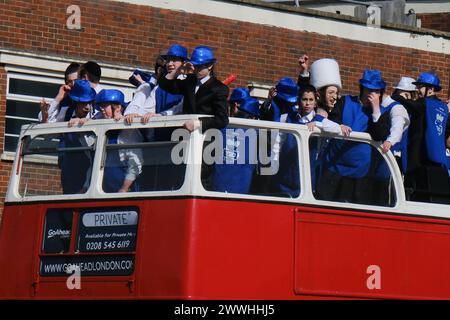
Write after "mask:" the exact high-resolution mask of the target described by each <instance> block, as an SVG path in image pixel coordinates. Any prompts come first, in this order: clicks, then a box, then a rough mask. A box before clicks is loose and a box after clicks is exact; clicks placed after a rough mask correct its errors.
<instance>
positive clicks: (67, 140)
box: [58, 133, 93, 194]
mask: <svg viewBox="0 0 450 320" xmlns="http://www.w3.org/2000/svg"><path fill="white" fill-rule="evenodd" d="M82 135H83V134H82V133H64V134H62V139H61V142H60V147H65V148H76V147H83V145H82V144H81V142H80V138H83V136H82ZM87 152H88V151H76V152H62V153H61V154H60V155H59V158H58V162H59V165H60V168H61V185H62V189H63V193H64V194H74V193H78V192H80V190H81V189H82V188H83V186H84V184H85V182H86V178H87V176H86V175H87V173H88V171H89V168H90V166H91V157H90V156H93V153H91V152H89V153H87ZM89 155H90V156H89ZM89 178H90V177H89Z"/></svg>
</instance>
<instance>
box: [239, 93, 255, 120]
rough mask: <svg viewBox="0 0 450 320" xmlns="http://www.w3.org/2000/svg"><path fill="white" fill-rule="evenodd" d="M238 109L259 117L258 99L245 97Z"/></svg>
mask: <svg viewBox="0 0 450 320" xmlns="http://www.w3.org/2000/svg"><path fill="white" fill-rule="evenodd" d="M238 109H239V110H241V111H244V112H247V113H249V114H251V115H252V116H256V117H258V118H259V101H258V100H257V99H255V98H253V97H247V98H245V99H244V100H243V101H242V102H241V104H240V106H239V107H238Z"/></svg>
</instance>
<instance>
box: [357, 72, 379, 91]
mask: <svg viewBox="0 0 450 320" xmlns="http://www.w3.org/2000/svg"><path fill="white" fill-rule="evenodd" d="M359 83H360V84H361V85H362V86H363V87H364V88H367V89H373V90H383V89H384V88H386V82H384V80H383V79H382V78H381V72H380V70H369V69H366V70H364V74H363V77H362V79H360V80H359Z"/></svg>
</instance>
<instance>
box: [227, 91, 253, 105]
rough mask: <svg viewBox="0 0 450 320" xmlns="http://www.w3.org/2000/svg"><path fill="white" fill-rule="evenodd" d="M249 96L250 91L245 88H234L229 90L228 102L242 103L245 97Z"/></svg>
mask: <svg viewBox="0 0 450 320" xmlns="http://www.w3.org/2000/svg"><path fill="white" fill-rule="evenodd" d="M248 97H250V92H249V91H248V89H247V88H236V89H234V90H233V92H231V96H230V99H229V100H228V101H229V102H237V103H242V101H243V100H244V99H246V98H248Z"/></svg>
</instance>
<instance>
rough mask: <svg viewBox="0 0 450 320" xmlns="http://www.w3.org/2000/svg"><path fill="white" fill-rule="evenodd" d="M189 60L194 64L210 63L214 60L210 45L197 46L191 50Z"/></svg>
mask: <svg viewBox="0 0 450 320" xmlns="http://www.w3.org/2000/svg"><path fill="white" fill-rule="evenodd" d="M190 62H191V63H192V64H193V65H194V66H198V65H202V64H212V63H215V62H216V59H215V58H214V53H213V51H212V49H211V48H210V47H206V46H198V47H196V48H195V49H194V51H192V54H191V60H190Z"/></svg>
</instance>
